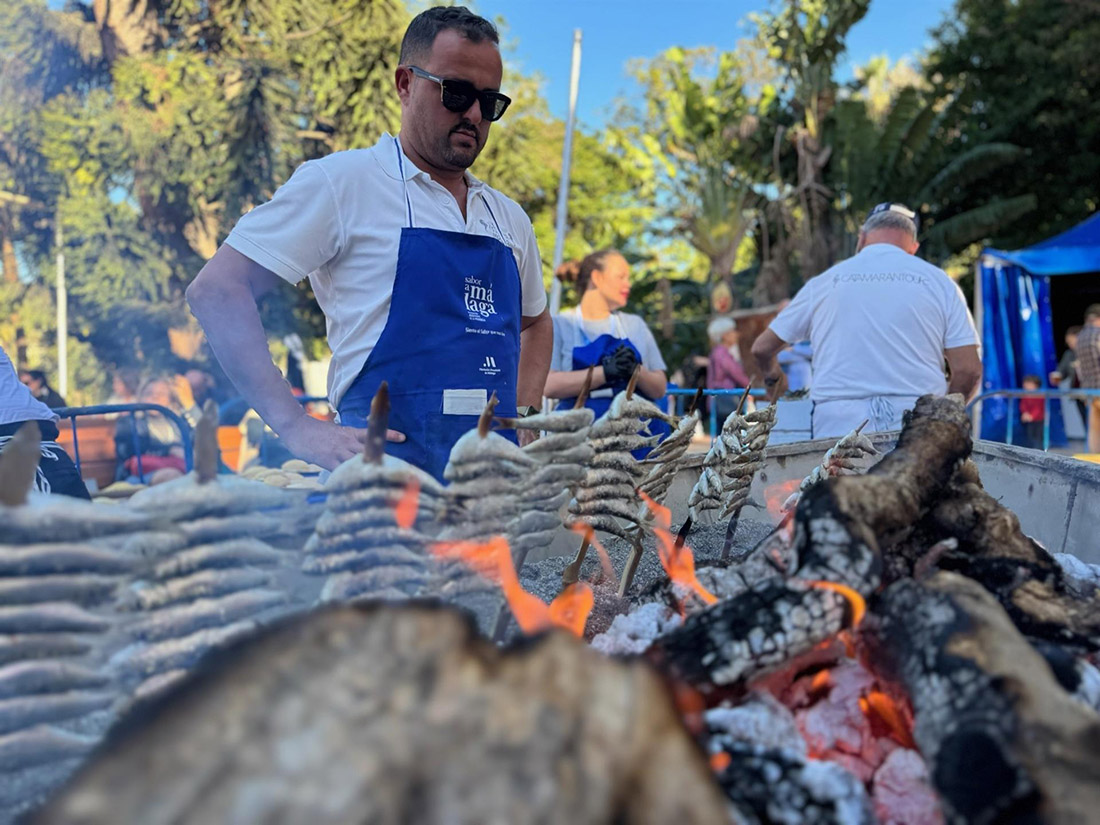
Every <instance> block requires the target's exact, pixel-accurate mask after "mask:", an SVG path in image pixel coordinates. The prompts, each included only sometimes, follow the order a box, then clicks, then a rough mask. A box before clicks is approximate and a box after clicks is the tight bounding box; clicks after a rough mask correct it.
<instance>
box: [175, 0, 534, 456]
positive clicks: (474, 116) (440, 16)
mask: <svg viewBox="0 0 1100 825" xmlns="http://www.w3.org/2000/svg"><path fill="white" fill-rule="evenodd" d="M501 76H502V65H501V59H500V51H499V46H498V36H497V32H496V29H495V28H494V27H493V25H492V24H491V23H489V22H488V21H487V20H484V19H483V18H481V17H478V16H477V15H475V14H473V13H471V12H469V11H468V10H466V9H464V8H461V7H450V8H433V9H429V10H427V11H425V12H423V13H422V14H420V15H418V16H417V17H416V18H415V19H414V20H413V21H412V23H411V24H410V25H409V28H408V30H407V31H406V33H405V37H404V40H403V41H402V44H401V56H400V64H399V66H398V68H397V70H396V72H395V86H396V92H397V95H398V97H399V99H400V101H401V131H400V133H399V134H398V135H397V137H391V136H389V135H384V136H383V137H382V138H381V139H380V140H379V141H378V143H377V144H375V145H374V146H373V147H371V148H369V149H358V150H351V151H346V152H336V153H333V154H332V155H329V156H327V157H324V158H321V159H319V160H315V161H310V162H308V163H305V164H303V165H302V166H301V167H299V168H298V170H297V171H296V172H295V173H294V175H293V176H292V177H291V179H290V180H289V181H287V183H285V184H284V185H283V186H282V187H281V188H280V189H279V191H278V192H276V193H275V196H274V197H273V198H272V200H271V201H269V202H268V203H265V204H263V205H261V206H259V207H257V208H256V209H254V210H253V211H251V212H250V213H248V214H247V215H245V216H244V217H242V218H241V219H240V221H239V222H238V223H237V226H236V227H235V228H234V230H233V232H232V233H230V235H229V237H228V238H227V239H226V242H225V244H224V245H223V246H222V247H221V248H220V249H219V250H218V252H217V254H216V255H215V256H214V257H213V258H212V259H211V260H210V262H209V263H208V264H207V265H206V266H205V267H204V268H203V270H202V272H200V273H199V275H198V276H197V277H196V279H195V281H194V283H192V285H191V286H190V288H189V289H188V291H187V297H188V301H189V303H190V305H191V308H192V310H193V311H194V313H195V315H196V317H197V318H198V319H199V321H200V322H201V323H202V325H203V328H204V329H205V330H206V333H207V336H208V338H209V340H210V344H211V347H212V348H213V350H214V352H215V353H216V354H217V356H218V359H219V361H220V362H221V363H222V366H223V367H224V368H225V371H226V373H227V374H228V375H229V376H230V377H231V378H232V379H233V381H234V383H235V384H236V385H237V388H238V389H239V390H240V392H241V394H242V395H243V396H244V397H245V398H246V399H248V401H249V402H250V403H251V404H252V405H253V406H254V407H255V409H256V410H257V412H259V413H260V415H261V416H262V417H263V418H264V420H265V421H266V422H267V423H268V424H269V425H270V426H271V427H272V429H274V430H275V432H276V433H278V434H279V435H280V437H281V438H282V439H283V441H284V443H285V444H286V446H287V447H288V448H289V449H290V450H291V452H293V453H294V454H295V455H298V456H300V457H301V458H305V459H308V460H310V461H314V462H316V463H317V464H320V465H321V466H323V467H326V468H332V467H335V466H336V465H337V464H339V463H341V462H342V461H344V460H346V459H348V458H350V457H352V456H353V455H355V454H356V453H358V452H360V451H361V449H362V443H363V440H364V430H363V429H362V428H363V427H365V426H366V417H367V414H368V412H369V408H370V400H371V398H372V396H373V395H374V393H375V391H376V390H377V389H378V386H379V385H380V383H381V382H382V381H386V382H388V384H389V392H390V399H391V413H390V427H391V428H392V429H391V432H390V434H389V441H390V443H389V445H388V447H387V449H388V451H390V452H392V453H393V454H394V455H397V456H399V457H401V458H404V459H406V460H408V461H410V462H412V463H413V464H416V465H417V466H419V467H421V468H423V469H425V470H427V471H429V472H431V473H432V474H433V475H435V476H437V477H441V476H442V472H443V468H444V466H445V465H446V461H447V456H448V453H449V451H450V448H451V446H452V445H453V444H454V442H455V440H457V438H458V437H459V436H460V435H461V434H462V433H464V432H466V431H467V430H469V429H470V428H471V427H473V426H474V423H475V421H476V417H477V415H478V414H479V413H480V412H481V410H482V409H483V408H484V406H485V403H486V401H487V399H488V398H489V397H491V395H492V394H493V393H494V392H495V393H496V395H497V398H498V399H499V402H500V403H499V406H498V407H497V412H498V414H500V415H505V416H513V415H517V414H518V415H525V414H531V413H533V412H536V411H537V409H538V405H539V403H540V401H541V398H542V389H543V384H544V383H545V379H546V374H547V371H548V369H549V366H550V359H551V350H552V347H553V326H552V324H551V322H550V316H549V314H548V313H547V311H546V291H545V288H544V287H543V283H542V268H541V263H540V259H539V251H538V247H537V245H536V243H535V236H534V233H533V231H532V229H531V222H530V220H528V218H527V216H526V215H525V214H524V213H523V211H522V209H521V208H520V207H519V206H518V205H517V204H516V203H515V202H514V201H512V200H511V199H509V198H507V197H505V196H504V195H502V194H501V193H500V192H497V191H496V190H494V189H492V188H491V187H489V186H486V185H485V184H484V183H482V182H481V181H479V180H477V179H476V178H475V177H473V176H472V175H471V174H470V173H469V172H467V171H466V170H467V168H468V167H469V166H470V165H471V164H473V162H474V161H475V160H476V159H477V157H478V154H479V153H480V152H481V150H482V149H483V148H484V147H485V144H486V141H487V140H488V137H489V128H490V124H491V123H492V122H493V121H495V120H498V119H499V118H500V117H501V116H502V115H503V114H504V113H505V111H506V110H507V108H508V104H509V103H510V100H509V99H508V97H507V96H506V95H504V94H502V93H501V91H500V85H501ZM306 277H308V278H309V279H310V283H311V286H312V287H313V291H314V293H315V294H316V296H317V301H318V304H319V305H320V307H321V309H322V311H323V312H324V313H325V318H326V323H327V332H328V340H329V344H330V345H331V348H332V352H333V356H332V365H331V367H330V369H329V382H328V394H329V398H330V400H331V402H332V403H333V405H334V406H336V408H337V409H338V411H339V424H330V423H327V422H321V421H317V420H315V419H312V418H309V417H307V416H306V415H305V414H304V412H303V411H302V409H301V407H300V406H299V404H298V403H297V401H295V400H294V398H293V396H292V395H291V394H290V390H289V387H287V385H286V383H285V381H283V379H282V376H281V375H280V374H279V372H278V370H277V369H276V368H275V366H274V365H273V364H272V362H271V358H270V355H269V353H268V349H267V342H266V337H265V335H264V331H263V327H262V325H261V322H260V316H259V313H258V310H257V307H256V299H257V298H258V297H259V296H260V295H262V294H263V293H264V292H266V291H268V290H269V289H271V288H272V287H273V286H274V285H275V284H277V283H278V282H279V280H280V279H283V280H286V281H289V282H291V283H298V282H299V281H301V280H302V279H303V278H306Z"/></svg>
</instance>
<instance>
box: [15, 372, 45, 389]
mask: <svg viewBox="0 0 1100 825" xmlns="http://www.w3.org/2000/svg"><path fill="white" fill-rule="evenodd" d="M20 372H22V373H23V375H26V376H27V377H29V378H32V379H34V380H35V381H37V382H39V383H40V384H42V386H44V387H48V386H49V385H50V383H49V382H48V381H47V380H46V373H44V372H42V370H20Z"/></svg>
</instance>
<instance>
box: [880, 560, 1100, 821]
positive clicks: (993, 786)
mask: <svg viewBox="0 0 1100 825" xmlns="http://www.w3.org/2000/svg"><path fill="white" fill-rule="evenodd" d="M881 613H882V615H883V617H884V622H883V627H882V637H883V645H882V655H883V656H884V657H886V658H887V659H888V660H889V661H891V662H892V665H893V668H894V669H895V671H896V673H897V675H898V677H899V678H900V679H901V681H902V682H903V683H904V685H905V687H906V688H907V689H908V692H909V696H910V698H911V701H912V704H913V709H914V713H915V729H914V736H915V738H916V741H917V744H918V745H919V746H920V749H921V752H922V753H923V755H924V757H925V759H926V760H927V761H928V763H929V766H930V768H931V776H932V781H933V783H934V784H935V786H936V788H937V790H938V791H939V793H940V795H941V798H942V800H943V803H944V806H945V809H946V814H947V819H948V821H949V822H960V823H961V822H994V821H996V822H1010V821H1011V822H1048V823H1067V825H1068V823H1080V822H1087V821H1092V819H1093V818H1094V817H1095V816H1096V811H1098V810H1100V765H1098V763H1097V761H1096V754H1097V752H1098V750H1100V720H1098V719H1097V716H1096V714H1095V713H1093V712H1091V711H1089V710H1087V709H1086V708H1084V707H1083V706H1081V705H1080V704H1078V703H1077V702H1076V701H1075V700H1073V699H1072V698H1071V697H1070V696H1069V695H1067V694H1066V693H1065V692H1064V691H1063V690H1062V688H1061V687H1060V686H1059V684H1058V683H1057V681H1055V678H1054V675H1053V674H1052V673H1051V671H1050V668H1049V667H1048V666H1047V664H1046V662H1045V661H1044V660H1043V659H1042V657H1041V656H1040V655H1039V654H1038V653H1037V652H1036V651H1035V650H1033V649H1032V647H1031V646H1030V645H1029V644H1028V643H1027V641H1026V640H1025V639H1024V637H1023V636H1022V635H1021V634H1020V633H1019V632H1018V631H1017V630H1016V628H1015V627H1014V626H1013V623H1012V621H1011V620H1010V619H1009V617H1008V615H1007V614H1006V613H1005V611H1004V610H1003V609H1002V608H1001V607H1000V606H999V605H998V604H997V601H996V600H995V599H994V598H993V597H992V596H991V595H990V594H989V593H988V592H986V591H985V590H984V589H983V588H982V587H981V585H979V584H978V583H977V582H974V581H972V580H970V579H967V578H965V577H963V576H959V575H957V574H954V573H946V572H941V573H937V574H936V575H935V576H933V577H932V578H931V579H929V580H928V581H927V582H925V583H924V584H923V585H921V584H918V583H917V582H915V581H913V580H903V581H899V582H896V583H895V584H893V585H892V586H891V587H890V588H889V589H888V590H887V591H886V593H885V594H884V595H883V598H882V608H881Z"/></svg>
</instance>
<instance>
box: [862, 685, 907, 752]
mask: <svg viewBox="0 0 1100 825" xmlns="http://www.w3.org/2000/svg"><path fill="white" fill-rule="evenodd" d="M859 708H860V710H862V711H863V715H864V716H866V717H867V721H869V722H871V723H874V722H875V720H878V721H879V722H881V723H882V724H883V725H884V726H885V727H886V728H888V729H889V731H890V733H891V735H893V736H894V738H895V739H897V741H898V742H899V743H901V744H902V745H904V746H905V747H907V748H913V749H914V750H915V749H916V747H917V745H916V743H915V742H914V741H913V732H912V725H910V724H908V723H907V721H906V715H905V712H904V710H903V709H902V708H901V707H900V706H899V705H898V703H897V702H895V701H894V700H893V699H891V698H890V697H889V696H887V695H886V694H885V693H883V692H882V691H881V690H871V691H869V692H868V693H867V695H866V696H861V697H860V700H859Z"/></svg>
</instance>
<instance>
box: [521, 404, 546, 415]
mask: <svg viewBox="0 0 1100 825" xmlns="http://www.w3.org/2000/svg"><path fill="white" fill-rule="evenodd" d="M540 412H542V410H540V409H539V408H538V407H533V406H531V405H530V404H525V405H523V406H522V407H516V415H517V416H519V417H520V418H529V417H530V416H532V415H538V414H539V413H540Z"/></svg>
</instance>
